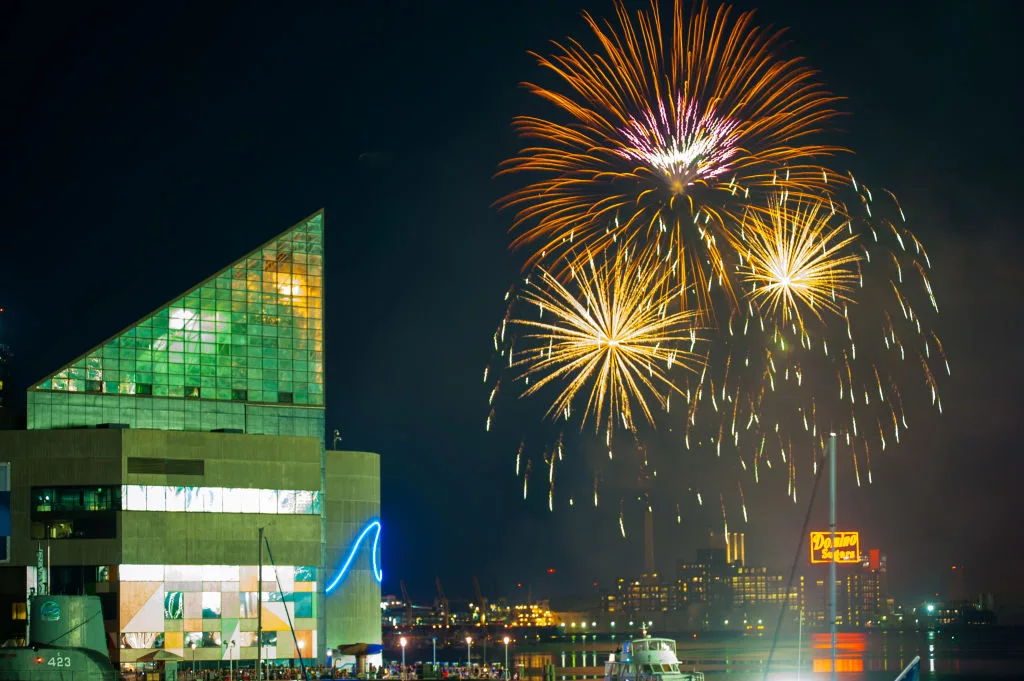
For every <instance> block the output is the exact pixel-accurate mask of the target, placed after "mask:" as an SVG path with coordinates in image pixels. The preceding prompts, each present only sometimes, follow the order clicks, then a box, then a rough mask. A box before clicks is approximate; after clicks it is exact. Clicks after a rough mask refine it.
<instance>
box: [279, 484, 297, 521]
mask: <svg viewBox="0 0 1024 681" xmlns="http://www.w3.org/2000/svg"><path fill="white" fill-rule="evenodd" d="M277 512H278V513H287V514H289V515H291V514H292V513H295V492H294V490H290V489H282V490H278V491H277Z"/></svg>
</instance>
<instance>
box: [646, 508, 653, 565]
mask: <svg viewBox="0 0 1024 681" xmlns="http://www.w3.org/2000/svg"><path fill="white" fill-rule="evenodd" d="M653 572H654V514H653V513H651V509H650V508H648V509H647V513H646V515H644V574H648V575H649V574H652V573H653Z"/></svg>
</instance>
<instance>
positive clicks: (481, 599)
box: [473, 575, 487, 624]
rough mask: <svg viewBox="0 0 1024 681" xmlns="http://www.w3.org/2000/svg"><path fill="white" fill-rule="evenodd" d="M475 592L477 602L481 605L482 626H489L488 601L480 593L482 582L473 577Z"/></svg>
mask: <svg viewBox="0 0 1024 681" xmlns="http://www.w3.org/2000/svg"><path fill="white" fill-rule="evenodd" d="M473 591H475V592H476V602H477V603H478V604H479V605H480V624H487V599H486V598H484V596H483V594H482V593H480V580H479V579H477V578H476V575H473Z"/></svg>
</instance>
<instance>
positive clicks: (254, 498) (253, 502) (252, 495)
mask: <svg viewBox="0 0 1024 681" xmlns="http://www.w3.org/2000/svg"><path fill="white" fill-rule="evenodd" d="M239 491H240V492H241V496H242V513H259V512H260V491H259V490H258V489H243V490H239Z"/></svg>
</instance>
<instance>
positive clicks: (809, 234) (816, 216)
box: [738, 194, 861, 329]
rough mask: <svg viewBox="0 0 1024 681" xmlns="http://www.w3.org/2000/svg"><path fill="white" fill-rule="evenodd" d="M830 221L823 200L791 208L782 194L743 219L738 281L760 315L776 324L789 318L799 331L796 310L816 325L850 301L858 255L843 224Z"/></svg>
mask: <svg viewBox="0 0 1024 681" xmlns="http://www.w3.org/2000/svg"><path fill="white" fill-rule="evenodd" d="M835 218H836V213H835V211H834V210H831V209H830V208H829V206H828V204H826V203H824V202H823V201H820V200H819V201H807V202H797V203H796V204H795V205H791V203H790V202H789V201H787V200H786V197H785V195H784V194H782V195H779V196H778V197H776V198H774V199H772V200H771V201H770V202H769V207H768V210H766V211H763V212H762V211H751V213H750V214H749V215H748V216H747V219H746V220H745V221H744V223H743V227H742V231H741V238H742V240H743V245H744V246H745V249H744V250H743V251H740V254H739V257H740V265H739V267H738V269H739V277H740V279H741V280H743V281H744V282H745V283H746V284H747V287H748V291H749V292H748V294H747V299H748V300H750V301H752V302H753V303H754V305H755V306H756V307H757V308H758V309H759V310H760V312H761V314H762V316H765V317H769V318H774V319H776V320H778V321H779V322H781V323H782V324H787V323H788V322H790V321H791V320H794V319H795V320H796V322H797V324H798V325H799V327H800V328H801V329H804V328H805V327H804V321H803V315H802V313H801V308H802V307H806V308H807V310H809V311H810V312H811V313H812V314H813V315H814V316H815V317H817V318H818V320H821V314H822V312H823V311H828V312H831V313H834V314H842V306H843V305H844V304H847V303H850V302H852V301H853V293H854V289H855V287H856V286H857V284H858V281H859V279H860V276H859V267H858V265H859V263H860V261H861V254H860V252H859V251H857V250H856V249H855V247H854V245H855V243H856V241H857V236H856V235H855V234H854V233H853V232H852V231H851V230H849V229H848V224H847V222H846V221H845V220H836V219H835ZM837 223H838V224H837Z"/></svg>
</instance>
